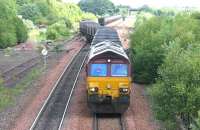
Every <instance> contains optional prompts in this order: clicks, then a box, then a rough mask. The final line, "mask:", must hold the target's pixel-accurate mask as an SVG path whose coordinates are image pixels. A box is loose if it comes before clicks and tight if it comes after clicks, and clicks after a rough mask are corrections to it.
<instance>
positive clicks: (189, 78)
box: [151, 42, 200, 126]
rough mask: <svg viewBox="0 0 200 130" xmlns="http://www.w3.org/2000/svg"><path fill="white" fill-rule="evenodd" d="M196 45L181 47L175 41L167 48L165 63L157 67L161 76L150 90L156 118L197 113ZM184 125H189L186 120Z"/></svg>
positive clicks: (198, 64)
mask: <svg viewBox="0 0 200 130" xmlns="http://www.w3.org/2000/svg"><path fill="white" fill-rule="evenodd" d="M199 49H200V45H194V46H190V47H188V48H187V49H183V48H182V47H181V45H180V43H178V42H174V43H171V44H170V45H169V47H168V48H167V52H168V53H167V54H166V58H165V60H164V63H163V65H162V66H161V67H159V72H158V73H159V75H160V77H159V79H158V80H157V82H156V84H154V85H153V88H152V91H151V94H152V96H153V101H154V104H155V106H154V108H155V110H156V113H157V117H158V119H161V120H164V121H165V120H169V119H171V120H172V119H173V120H174V118H175V116H180V115H181V116H183V117H187V119H188V117H191V116H197V112H198V111H199V108H200V102H199V101H200V60H199V58H198V57H200V52H199ZM187 125H188V126H189V125H190V121H189V120H188V124H187Z"/></svg>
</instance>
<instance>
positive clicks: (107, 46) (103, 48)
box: [88, 40, 129, 60]
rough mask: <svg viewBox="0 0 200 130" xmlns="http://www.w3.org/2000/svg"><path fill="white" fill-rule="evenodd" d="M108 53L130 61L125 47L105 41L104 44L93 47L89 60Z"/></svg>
mask: <svg viewBox="0 0 200 130" xmlns="http://www.w3.org/2000/svg"><path fill="white" fill-rule="evenodd" d="M106 52H112V53H115V54H117V55H120V56H122V57H124V58H125V59H127V60H129V58H128V56H127V55H126V53H125V51H124V49H123V47H122V46H121V45H119V44H116V43H114V42H111V41H109V40H106V41H103V42H100V43H97V44H95V45H93V46H92V47H91V50H90V54H89V59H88V60H91V59H92V58H94V57H95V56H97V55H100V54H103V53H106Z"/></svg>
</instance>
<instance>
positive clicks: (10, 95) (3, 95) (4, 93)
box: [0, 68, 43, 111]
mask: <svg viewBox="0 0 200 130" xmlns="http://www.w3.org/2000/svg"><path fill="white" fill-rule="evenodd" d="M42 71H43V68H42V69H41V68H40V69H38V68H33V69H32V70H31V71H30V72H29V73H28V74H27V75H26V76H25V77H24V79H23V80H22V81H21V82H20V83H19V84H17V85H16V87H15V88H6V87H4V86H3V80H2V78H0V111H3V110H4V109H5V108H7V107H9V106H11V105H13V104H15V98H16V97H17V96H18V95H20V94H21V93H22V92H24V91H25V89H26V88H27V87H28V86H30V85H31V83H32V82H33V81H34V80H35V79H36V78H37V77H38V76H39V75H40V74H41V72H42Z"/></svg>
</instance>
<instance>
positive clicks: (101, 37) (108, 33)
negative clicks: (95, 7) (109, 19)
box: [92, 26, 121, 45]
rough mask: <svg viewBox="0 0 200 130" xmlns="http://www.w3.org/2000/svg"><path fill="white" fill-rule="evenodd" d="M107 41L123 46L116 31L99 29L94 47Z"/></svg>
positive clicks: (93, 42)
mask: <svg viewBox="0 0 200 130" xmlns="http://www.w3.org/2000/svg"><path fill="white" fill-rule="evenodd" d="M105 40H109V41H111V42H114V43H115V44H119V45H121V41H120V39H119V36H118V33H117V31H116V30H115V29H113V28H109V27H103V26H101V27H99V28H98V30H97V32H96V34H95V36H94V39H93V41H92V45H96V44H97V43H99V42H103V41H105Z"/></svg>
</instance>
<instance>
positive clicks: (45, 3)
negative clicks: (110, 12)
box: [0, 0, 96, 48]
mask: <svg viewBox="0 0 200 130" xmlns="http://www.w3.org/2000/svg"><path fill="white" fill-rule="evenodd" d="M0 4H1V7H0V12H1V14H0V48H6V47H10V46H14V45H16V44H17V43H21V42H25V41H26V40H27V38H28V36H32V34H34V33H35V32H37V33H35V34H39V35H38V36H33V37H34V38H32V37H31V38H30V40H33V39H34V40H35V38H36V39H37V40H45V39H46V38H50V39H52V40H56V39H60V38H67V37H68V36H69V35H72V34H71V32H73V31H76V29H77V28H78V22H79V21H80V20H82V19H96V16H95V15H94V14H92V13H85V12H83V11H82V10H81V9H80V8H79V7H78V5H76V4H72V3H64V2H62V1H58V0H1V1H0ZM21 17H22V18H21ZM63 20H64V23H63ZM25 25H26V26H25ZM28 33H29V35H28ZM46 34H48V35H47V36H46Z"/></svg>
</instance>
